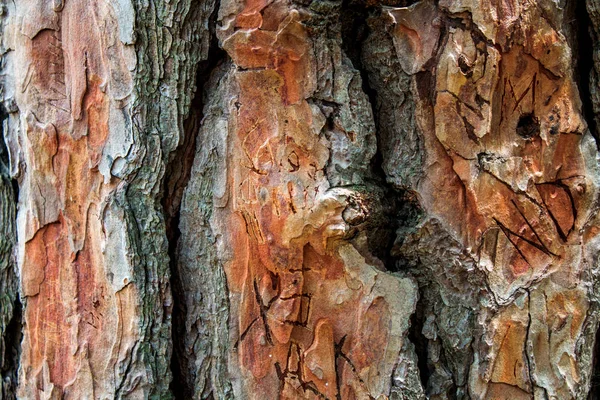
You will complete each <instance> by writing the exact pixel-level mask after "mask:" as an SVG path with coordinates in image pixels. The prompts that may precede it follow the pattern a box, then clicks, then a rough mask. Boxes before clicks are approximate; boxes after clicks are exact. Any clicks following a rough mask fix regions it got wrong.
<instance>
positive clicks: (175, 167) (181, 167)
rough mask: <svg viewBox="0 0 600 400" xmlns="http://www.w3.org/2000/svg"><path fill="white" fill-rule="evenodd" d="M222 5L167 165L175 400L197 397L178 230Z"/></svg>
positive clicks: (216, 52) (217, 53) (215, 57)
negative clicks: (178, 139)
mask: <svg viewBox="0 0 600 400" xmlns="http://www.w3.org/2000/svg"><path fill="white" fill-rule="evenodd" d="M219 6H220V2H219V1H218V0H217V1H216V3H215V5H214V9H213V11H212V14H211V16H210V21H209V30H210V48H209V51H208V57H207V59H206V60H202V61H200V62H199V63H198V66H197V72H196V82H195V90H196V91H195V94H194V97H193V99H192V102H191V105H190V112H189V115H188V117H187V118H186V120H185V121H184V138H183V142H182V143H181V144H180V145H179V146H178V147H177V149H176V150H175V156H174V157H173V159H172V161H171V162H170V163H169V164H168V165H167V167H166V172H165V190H164V197H163V199H162V205H163V208H164V211H165V225H166V234H167V240H168V243H169V249H168V252H169V268H170V271H171V282H170V284H171V292H172V296H173V311H172V327H171V335H172V345H173V354H172V357H171V372H172V374H173V380H172V381H171V385H170V390H171V393H172V394H173V397H174V398H175V399H191V398H193V395H194V390H195V389H194V381H195V378H196V377H195V372H194V371H193V369H194V365H189V363H188V361H189V357H186V356H185V354H186V353H188V352H189V350H188V349H186V348H185V336H186V334H187V329H186V321H187V319H188V310H187V307H186V302H185V297H186V293H185V292H184V290H183V285H182V277H181V276H180V274H179V268H178V262H179V261H178V257H177V249H178V243H179V238H180V236H181V231H180V230H179V221H180V208H181V200H182V197H183V193H184V191H185V188H186V187H187V184H188V182H189V180H190V176H191V169H192V166H193V163H194V156H195V154H196V138H197V136H198V133H199V130H200V124H201V122H202V118H203V117H204V115H203V109H204V101H203V97H204V87H205V84H206V83H207V82H208V79H209V77H210V75H211V73H212V71H213V70H214V69H215V68H216V67H217V66H218V65H220V63H222V61H223V60H224V59H225V52H224V51H223V50H222V49H221V48H220V47H219V45H218V40H217V37H216V35H215V29H216V21H217V13H218V10H219Z"/></svg>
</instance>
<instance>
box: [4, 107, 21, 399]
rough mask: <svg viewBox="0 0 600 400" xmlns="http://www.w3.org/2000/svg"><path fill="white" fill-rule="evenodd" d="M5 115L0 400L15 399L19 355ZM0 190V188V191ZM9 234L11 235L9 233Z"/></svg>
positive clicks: (13, 194) (14, 190) (15, 191)
mask: <svg viewBox="0 0 600 400" xmlns="http://www.w3.org/2000/svg"><path fill="white" fill-rule="evenodd" d="M6 118H8V114H7V112H6V109H5V108H4V106H3V105H1V104H0V180H2V182H0V190H2V192H4V193H3V194H2V200H3V201H5V200H8V202H7V204H0V207H1V208H4V209H3V210H1V212H2V215H1V217H4V218H6V217H8V218H13V221H11V222H12V223H10V224H9V223H8V222H9V221H0V224H4V225H3V226H0V228H1V230H2V232H1V233H2V235H4V237H3V238H0V257H2V258H3V259H2V258H0V350H2V353H1V354H0V379H2V381H0V398H3V399H7V400H9V399H13V398H16V388H17V382H18V370H19V356H20V354H21V339H22V337H23V334H22V305H21V301H20V299H19V293H18V277H17V274H16V268H15V266H14V262H13V249H12V246H13V244H14V243H15V242H16V237H15V235H16V232H14V230H12V228H11V227H14V226H15V224H16V221H15V220H14V218H16V204H17V199H18V196H19V186H18V183H17V181H16V180H15V179H11V178H10V172H9V171H10V161H9V157H8V150H7V148H6V145H5V142H4V120H5V119H6ZM3 187H4V188H3ZM10 230H12V232H10Z"/></svg>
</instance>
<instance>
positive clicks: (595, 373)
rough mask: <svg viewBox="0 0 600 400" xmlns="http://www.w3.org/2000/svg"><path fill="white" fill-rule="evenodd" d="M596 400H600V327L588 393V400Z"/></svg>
mask: <svg viewBox="0 0 600 400" xmlns="http://www.w3.org/2000/svg"><path fill="white" fill-rule="evenodd" d="M595 399H600V327H599V328H597V330H596V336H595V338H594V352H593V358H592V374H591V376H590V391H589V393H588V400H595Z"/></svg>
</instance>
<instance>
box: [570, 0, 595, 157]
mask: <svg viewBox="0 0 600 400" xmlns="http://www.w3.org/2000/svg"><path fill="white" fill-rule="evenodd" d="M575 3H576V5H575V9H574V10H573V11H574V12H571V13H567V16H568V17H571V16H572V18H569V23H570V24H572V26H573V28H574V30H575V32H574V33H576V35H574V39H575V41H574V42H575V43H573V44H572V47H573V53H574V56H575V57H574V59H575V60H576V65H575V80H576V82H577V86H578V87H579V94H580V97H581V102H582V105H583V110H582V111H583V116H584V118H585V120H586V122H587V124H588V127H589V129H590V132H591V134H592V136H593V137H594V139H595V140H596V145H597V146H598V148H600V137H599V132H598V120H597V117H596V114H595V112H594V104H593V101H592V90H591V76H592V74H595V75H596V76H597V71H595V69H594V53H596V52H598V50H599V48H598V47H599V46H600V43H599V42H598V37H597V35H596V34H595V33H594V29H593V27H592V21H591V19H590V15H589V14H588V12H587V9H586V1H585V0H578V1H576V2H575ZM573 14H574V15H573ZM592 49H593V51H592Z"/></svg>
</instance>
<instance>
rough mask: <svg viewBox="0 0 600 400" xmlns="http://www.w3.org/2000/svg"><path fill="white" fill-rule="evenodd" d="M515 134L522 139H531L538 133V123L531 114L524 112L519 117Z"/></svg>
mask: <svg viewBox="0 0 600 400" xmlns="http://www.w3.org/2000/svg"><path fill="white" fill-rule="evenodd" d="M517 135H519V136H521V137H522V138H523V139H531V138H533V137H534V136H539V135H540V123H539V121H538V119H537V118H536V117H534V116H533V114H525V115H522V116H521V118H519V122H518V123H517Z"/></svg>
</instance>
